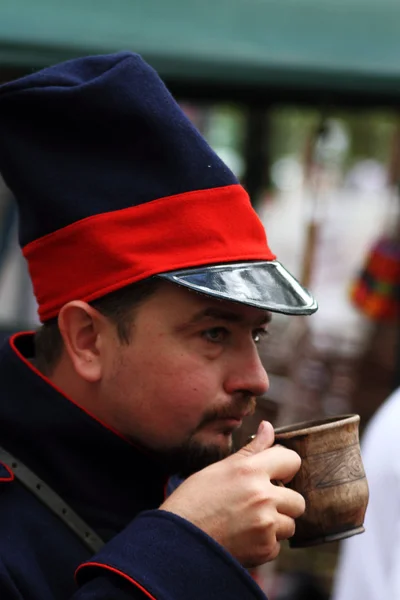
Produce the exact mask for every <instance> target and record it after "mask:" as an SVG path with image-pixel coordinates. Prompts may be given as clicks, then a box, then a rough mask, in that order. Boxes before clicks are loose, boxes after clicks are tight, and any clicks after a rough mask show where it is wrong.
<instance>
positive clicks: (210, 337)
mask: <svg viewBox="0 0 400 600" xmlns="http://www.w3.org/2000/svg"><path fill="white" fill-rule="evenodd" d="M228 334H229V331H228V330H227V329H225V327H213V328H212V329H206V331H203V332H202V336H203V337H204V338H205V339H206V340H207V341H208V342H212V343H214V344H218V343H220V342H223V341H224V340H225V339H226V338H227V336H228Z"/></svg>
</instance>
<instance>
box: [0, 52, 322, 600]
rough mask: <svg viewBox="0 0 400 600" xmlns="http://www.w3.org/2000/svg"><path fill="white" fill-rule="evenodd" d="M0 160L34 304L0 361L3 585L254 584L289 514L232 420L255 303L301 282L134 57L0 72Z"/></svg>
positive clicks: (238, 414)
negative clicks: (30, 326)
mask: <svg viewBox="0 0 400 600" xmlns="http://www.w3.org/2000/svg"><path fill="white" fill-rule="evenodd" d="M0 168H1V171H2V174H3V176H4V179H5V181H6V183H7V184H8V186H9V187H10V189H11V190H12V192H13V193H14V195H15V197H16V199H17V201H18V205H19V213H20V242H21V246H22V249H23V253H24V256H25V258H26V259H27V261H28V264H29V269H30V274H31V278H32V282H33V286H34V290H35V295H36V298H37V301H38V305H39V315H40V318H41V321H42V322H43V326H42V328H41V329H40V330H39V331H38V332H37V334H36V335H33V334H22V335H17V336H15V337H14V338H12V339H11V341H10V342H9V343H8V344H7V345H6V346H5V347H4V349H3V351H2V354H1V359H0V377H1V381H2V386H3V387H2V402H1V408H0V445H1V446H2V447H3V449H4V450H3V451H2V452H1V459H2V463H1V469H2V470H1V473H0V478H1V494H0V528H1V533H2V535H1V537H0V591H1V594H0V596H1V598H2V600H3V599H4V600H5V599H12V600H16V599H21V598H23V599H24V600H25V599H28V598H29V599H34V600H39V599H40V600H47V599H48V600H50V599H57V600H58V599H64V598H74V599H76V600H88V599H91V600H92V599H93V600H97V599H105V598H107V599H115V600H122V599H127V598H136V599H145V598H153V599H157V600H167V599H168V600H170V599H173V600H181V599H182V600H183V598H185V600H187V599H188V598H190V599H191V600H196V599H200V598H208V599H211V598H218V599H219V600H223V599H232V598H240V599H241V600H246V599H253V598H264V595H263V593H262V592H261V590H260V589H259V588H258V586H257V585H256V584H255V582H254V581H253V580H252V578H251V577H250V576H249V574H248V572H247V570H246V568H247V567H252V566H255V565H259V564H262V563H264V562H266V561H268V560H272V559H274V558H275V557H276V556H277V554H278V552H279V542H280V540H283V539H286V538H288V537H290V536H291V535H292V534H293V532H294V519H295V518H296V517H298V516H299V515H300V514H302V512H303V511H304V500H303V498H302V497H301V496H299V495H298V494H296V493H295V492H293V491H291V490H289V489H286V488H283V487H279V486H276V485H273V480H282V481H288V480H290V479H291V478H292V477H293V476H294V474H295V473H296V472H297V470H298V468H299V466H300V459H299V457H298V456H297V455H296V454H295V453H293V452H291V451H289V450H286V449H284V448H281V447H277V446H276V447H271V446H272V445H273V438H274V436H273V430H272V427H271V425H270V424H268V423H263V424H262V425H261V426H260V430H259V432H258V435H257V437H256V438H255V439H254V440H253V442H252V443H251V444H249V445H248V446H247V447H246V448H243V449H242V450H240V451H239V452H238V453H236V454H232V433H233V432H234V431H235V429H236V428H237V427H239V426H240V424H241V422H242V419H243V418H244V417H245V416H246V415H247V414H249V413H250V412H251V411H252V410H253V408H254V398H255V397H256V396H257V395H260V394H262V393H264V392H265V391H266V389H267V387H268V379H267V375H266V373H265V371H264V369H263V367H262V365H261V362H260V359H259V356H258V353H257V342H258V341H259V339H260V337H261V336H262V335H263V334H264V333H265V331H266V327H267V323H268V320H269V319H270V313H271V312H273V311H278V312H284V313H288V314H310V313H312V312H314V311H315V310H316V304H315V302H314V300H313V298H312V297H311V296H310V295H309V294H308V292H307V291H306V290H304V289H302V288H301V286H300V285H299V284H298V283H297V282H296V281H295V280H294V279H293V278H292V277H291V276H290V274H289V273H288V272H287V271H286V270H285V269H284V268H283V267H282V266H281V265H280V264H279V263H278V262H277V261H275V256H274V255H273V254H272V252H271V251H270V249H269V248H268V245H267V241H266V238H265V232H264V228H263V227H262V225H261V223H260V221H259V220H258V218H257V216H256V214H255V212H254V211H253V209H252V208H251V205H250V203H249V199H248V197H247V195H246V193H245V191H244V189H243V188H242V187H241V186H240V185H239V183H238V182H237V180H236V178H235V177H234V176H233V174H232V173H231V172H230V171H229V169H228V168H227V167H226V166H225V165H224V164H223V163H222V162H221V161H220V160H219V158H218V157H217V156H216V155H215V154H214V152H213V151H212V150H211V149H210V148H209V146H208V145H207V144H206V143H205V141H204V140H203V139H202V138H201V136H200V135H199V133H198V132H197V131H196V130H195V128H194V127H193V126H192V125H191V123H190V122H189V121H188V120H187V119H186V117H185V116H184V114H183V113H182V111H181V110H180V108H179V106H178V105H177V104H176V103H175V101H174V100H173V99H172V97H171V96H170V94H169V93H168V91H167V90H166V89H165V87H164V85H163V84H162V82H161V81H160V79H159V78H158V76H157V74H156V73H155V72H154V71H153V70H152V69H151V68H150V67H149V66H148V65H146V63H144V62H143V60H142V59H141V58H140V57H139V56H137V55H133V54H131V53H119V54H116V55H111V56H97V57H90V58H84V59H79V60H74V61H70V62H67V63H65V64H62V65H58V66H55V67H52V68H49V69H46V70H44V71H42V72H39V73H36V74H33V75H30V76H28V77H26V78H23V79H21V80H19V81H16V82H11V83H9V84H6V85H4V86H3V87H2V88H0ZM173 473H179V474H180V475H181V476H182V477H184V478H185V481H184V482H183V483H182V485H180V486H179V487H178V488H177V489H176V490H175V491H174V492H173V493H172V494H171V495H169V496H168V498H167V499H165V489H166V483H167V480H168V477H169V475H171V474H173ZM74 572H76V574H75V579H76V583H75V582H74Z"/></svg>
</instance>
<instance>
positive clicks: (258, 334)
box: [253, 327, 268, 344]
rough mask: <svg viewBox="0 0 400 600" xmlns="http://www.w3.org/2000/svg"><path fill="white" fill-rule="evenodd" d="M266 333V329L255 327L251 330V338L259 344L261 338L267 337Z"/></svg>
mask: <svg viewBox="0 0 400 600" xmlns="http://www.w3.org/2000/svg"><path fill="white" fill-rule="evenodd" d="M267 335H268V330H267V329H263V328H262V327H259V328H258V329H255V330H254V331H253V340H254V342H255V343H256V344H259V343H260V342H261V340H262V339H263V338H265V337H267Z"/></svg>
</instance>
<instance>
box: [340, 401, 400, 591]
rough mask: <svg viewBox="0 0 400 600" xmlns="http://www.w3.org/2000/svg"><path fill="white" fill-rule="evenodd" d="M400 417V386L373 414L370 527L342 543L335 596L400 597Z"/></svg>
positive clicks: (368, 435) (365, 453)
mask: <svg viewBox="0 0 400 600" xmlns="http://www.w3.org/2000/svg"><path fill="white" fill-rule="evenodd" d="M399 418H400V390H399V389H397V390H395V391H394V392H393V393H392V394H391V395H390V396H389V398H388V399H387V400H386V401H385V402H384V403H383V405H382V406H381V407H380V408H379V410H378V411H377V412H376V414H375V415H374V416H373V417H372V419H371V421H370V422H369V423H368V426H367V428H366V430H365V432H364V435H363V438H362V441H361V451H362V457H363V463H364V466H365V471H366V473H367V477H368V486H369V492H370V494H369V503H368V510H367V512H366V515H365V533H364V534H363V535H362V536H358V535H357V536H355V537H354V538H350V539H348V540H345V541H344V542H343V544H342V547H341V553H340V557H339V563H338V569H337V573H336V576H335V581H334V592H333V598H334V599H335V600H358V599H359V598H362V599H363V600H380V599H381V598H393V600H395V599H397V598H400V547H399V528H400V467H399V463H398V460H397V457H398V455H399V450H400V448H399V432H398V423H399Z"/></svg>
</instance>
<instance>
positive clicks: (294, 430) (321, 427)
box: [274, 413, 360, 438]
mask: <svg viewBox="0 0 400 600" xmlns="http://www.w3.org/2000/svg"><path fill="white" fill-rule="evenodd" d="M359 421H360V415H358V414H356V413H349V414H344V415H334V416H332V417H325V418H321V419H311V420H309V421H300V423H293V424H291V425H283V426H282V427H277V428H276V429H274V431H275V437H276V436H279V437H281V438H288V437H296V436H299V435H308V434H310V433H318V432H319V431H326V430H328V429H336V428H337V427H340V426H341V425H344V424H349V423H359Z"/></svg>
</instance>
